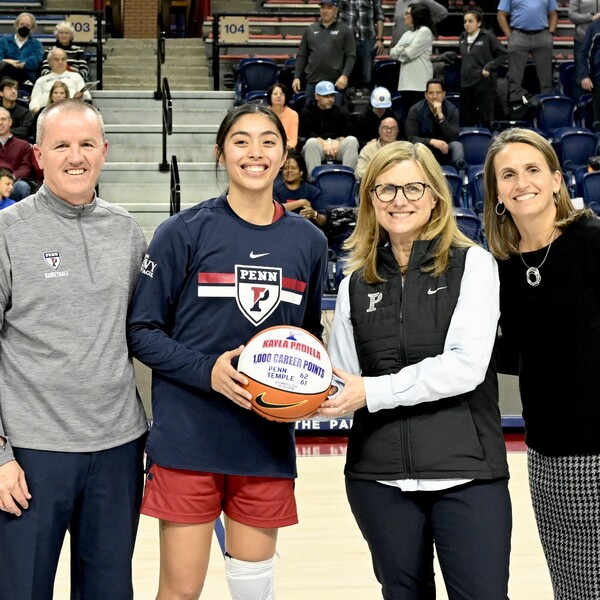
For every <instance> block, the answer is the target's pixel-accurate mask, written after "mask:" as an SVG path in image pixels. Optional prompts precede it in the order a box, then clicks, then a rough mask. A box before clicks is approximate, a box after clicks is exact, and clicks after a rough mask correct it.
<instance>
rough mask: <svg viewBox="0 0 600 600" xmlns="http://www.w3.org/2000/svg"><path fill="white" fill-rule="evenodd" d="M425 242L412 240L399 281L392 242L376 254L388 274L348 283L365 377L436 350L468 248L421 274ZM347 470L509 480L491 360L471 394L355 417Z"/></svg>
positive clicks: (383, 476)
mask: <svg viewBox="0 0 600 600" xmlns="http://www.w3.org/2000/svg"><path fill="white" fill-rule="evenodd" d="M435 243H436V242H435V240H433V241H417V242H415V243H414V244H413V249H412V254H411V258H410V262H409V265H408V271H407V275H406V280H405V282H404V285H403V283H402V276H401V273H400V269H399V268H398V264H397V262H396V259H395V258H394V256H393V254H392V251H391V249H390V248H388V247H386V248H382V249H381V250H380V253H379V265H378V271H379V273H380V274H381V276H382V277H384V278H385V279H386V281H385V282H383V283H380V284H374V285H370V284H367V283H366V282H365V281H364V279H363V278H362V276H361V272H355V273H354V274H353V275H352V278H351V280H350V305H351V319H352V325H353V328H354V340H355V343H356V348H357V353H358V359H359V362H360V366H361V369H362V375H363V376H365V377H374V376H379V375H387V374H390V373H397V372H398V371H400V370H401V369H402V368H403V367H405V366H407V365H412V364H415V363H418V362H420V361H422V360H423V359H425V358H427V357H432V356H437V355H438V354H441V353H442V352H443V350H444V342H445V339H446V333H447V331H448V327H449V325H450V320H451V319H452V315H453V313H454V309H455V307H456V303H457V301H458V297H459V294H460V286H461V280H462V276H463V272H464V268H465V260H466V255H467V248H454V249H453V250H452V253H451V257H450V262H449V265H448V269H447V270H446V272H445V273H444V274H443V275H441V276H440V277H433V276H431V275H430V274H428V273H423V272H422V271H421V268H422V267H423V266H425V265H427V264H431V262H432V258H431V249H432V248H433V247H434V246H435ZM345 473H346V476H348V477H350V478H355V479H375V480H396V479H448V478H453V479H454V478H470V479H495V478H499V477H508V465H507V463H506V451H505V445H504V438H503V436H502V429H501V425H500V410H499V407H498V382H497V377H496V371H495V366H494V364H493V360H492V362H491V363H490V366H489V367H488V370H487V373H486V377H485V380H484V381H483V383H481V384H480V385H479V386H477V388H475V389H474V390H473V391H471V392H468V393H465V394H461V395H459V396H454V397H451V398H447V399H442V400H438V401H434V402H424V403H421V404H418V405H415V406H406V407H405V406H400V407H397V408H395V409H390V410H380V411H378V412H375V413H369V411H368V410H367V408H366V407H365V408H362V409H361V410H359V411H357V412H356V413H355V415H354V424H353V426H352V429H351V431H350V438H349V443H348V456H347V461H346V468H345Z"/></svg>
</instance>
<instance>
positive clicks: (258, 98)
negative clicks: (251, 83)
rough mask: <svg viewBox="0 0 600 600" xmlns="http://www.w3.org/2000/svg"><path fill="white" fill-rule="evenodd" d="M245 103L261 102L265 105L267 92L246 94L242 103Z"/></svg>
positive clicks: (255, 91) (257, 91)
mask: <svg viewBox="0 0 600 600" xmlns="http://www.w3.org/2000/svg"><path fill="white" fill-rule="evenodd" d="M246 102H261V103H262V104H267V91H266V90H253V91H251V92H248V93H247V94H246V97H245V98H244V103H246Z"/></svg>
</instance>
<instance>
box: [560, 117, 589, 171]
mask: <svg viewBox="0 0 600 600" xmlns="http://www.w3.org/2000/svg"><path fill="white" fill-rule="evenodd" d="M552 145H553V146H554V149H555V150H556V154H557V155H558V160H559V161H560V164H561V166H562V169H563V172H565V173H567V172H574V171H575V170H576V169H577V168H579V167H582V166H584V165H585V164H587V161H588V158H589V157H590V156H594V155H595V154H596V152H597V148H598V138H597V137H596V134H595V133H594V132H593V131H590V130H589V129H583V128H580V127H579V128H578V127H561V128H559V129H557V130H555V132H554V136H553V138H552Z"/></svg>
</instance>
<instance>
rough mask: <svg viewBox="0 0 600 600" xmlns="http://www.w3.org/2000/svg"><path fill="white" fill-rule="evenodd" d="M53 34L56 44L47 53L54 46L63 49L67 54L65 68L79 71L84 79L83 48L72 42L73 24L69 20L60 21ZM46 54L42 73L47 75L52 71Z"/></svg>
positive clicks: (85, 76) (85, 71) (86, 75)
mask: <svg viewBox="0 0 600 600" xmlns="http://www.w3.org/2000/svg"><path fill="white" fill-rule="evenodd" d="M54 35H55V36H56V44H55V45H54V46H53V47H52V48H50V50H49V51H48V55H49V54H50V52H51V51H52V50H54V48H60V49H61V50H64V51H65V52H66V54H67V69H68V70H69V71H74V72H75V73H79V74H80V75H81V76H82V77H83V79H84V80H87V78H88V64H87V60H86V59H85V52H84V50H83V48H82V47H81V46H77V45H75V44H74V43H73V36H74V35H75V28H74V27H73V24H72V23H70V22H69V21H61V22H60V23H59V24H58V25H57V26H56V28H55V29H54ZM48 55H46V58H45V59H44V62H43V63H42V75H48V73H50V72H51V71H52V68H51V67H50V63H49V62H48Z"/></svg>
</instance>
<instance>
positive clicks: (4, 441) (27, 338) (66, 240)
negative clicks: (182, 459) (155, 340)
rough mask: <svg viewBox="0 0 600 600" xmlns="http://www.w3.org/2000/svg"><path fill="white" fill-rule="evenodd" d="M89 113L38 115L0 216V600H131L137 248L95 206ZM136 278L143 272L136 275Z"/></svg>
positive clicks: (81, 106)
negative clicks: (60, 567) (131, 326)
mask: <svg viewBox="0 0 600 600" xmlns="http://www.w3.org/2000/svg"><path fill="white" fill-rule="evenodd" d="M107 148H108V142H107V141H106V140H105V138H104V126H103V123H102V118H101V116H100V113H98V111H97V110H96V109H95V108H93V107H92V106H90V105H89V104H86V103H83V102H79V101H76V100H65V101H63V102H60V103H57V104H53V105H51V106H50V107H48V109H47V110H45V111H44V112H43V114H42V115H41V116H40V119H39V120H38V124H37V142H36V145H35V146H34V153H35V156H36V159H37V161H38V163H39V164H40V166H41V167H42V168H43V169H44V175H45V179H44V183H43V185H42V186H41V188H40V189H39V191H38V192H37V193H35V194H34V195H31V196H29V197H27V198H25V199H23V200H22V201H21V202H19V203H18V204H16V205H14V206H11V207H9V208H7V209H6V210H3V211H1V213H0V540H2V542H1V543H0V565H1V567H0V600H51V598H52V597H53V587H54V585H53V584H54V577H55V573H56V568H57V564H58V559H59V555H60V551H61V547H62V545H63V539H64V536H65V533H66V531H67V529H68V530H69V532H70V536H71V561H72V571H71V572H72V583H71V586H72V596H71V597H73V598H74V597H77V598H81V599H82V600H91V599H96V598H110V599H111V600H131V599H132V598H133V586H132V579H131V559H132V555H133V545H134V540H135V537H136V532H137V524H138V518H139V517H138V515H139V506H140V502H141V496H142V485H143V462H142V461H143V450H144V443H145V438H146V432H147V421H146V417H145V414H144V410H143V407H142V404H141V401H140V398H139V396H138V394H137V392H136V389H135V380H134V371H133V364H132V359H131V356H130V355H129V352H128V349H127V343H126V337H125V320H126V316H127V307H128V303H129V299H130V297H131V294H132V292H133V287H134V285H135V283H136V281H137V278H138V275H139V273H140V265H141V264H142V259H143V257H144V252H145V250H146V241H145V239H144V236H143V234H142V231H141V230H140V228H139V226H138V225H137V223H136V222H135V221H134V219H133V218H132V217H131V215H130V214H129V213H127V211H125V210H124V209H122V208H120V207H119V206H115V205H113V204H110V203H109V202H105V201H103V200H101V199H100V198H98V197H97V196H96V194H95V191H94V190H95V186H96V183H97V180H98V177H99V175H100V170H101V168H102V165H103V164H104V159H105V156H106V152H107ZM147 268H151V267H149V266H147Z"/></svg>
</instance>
